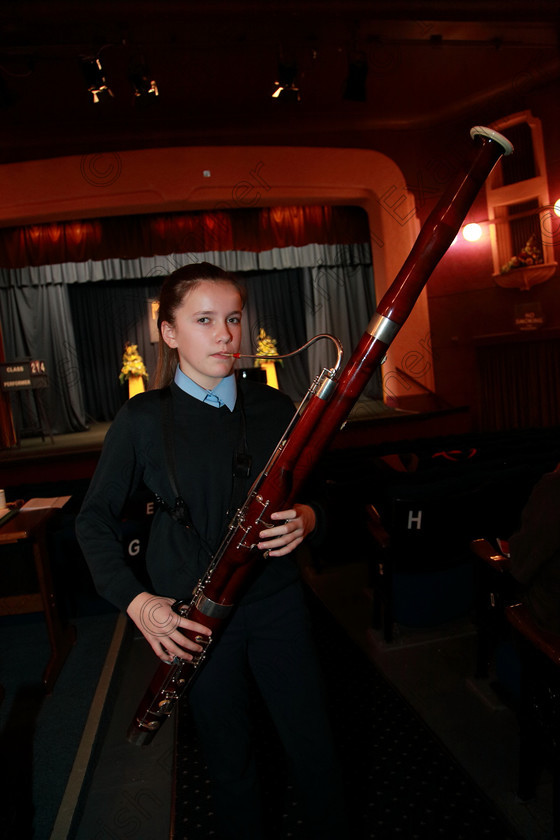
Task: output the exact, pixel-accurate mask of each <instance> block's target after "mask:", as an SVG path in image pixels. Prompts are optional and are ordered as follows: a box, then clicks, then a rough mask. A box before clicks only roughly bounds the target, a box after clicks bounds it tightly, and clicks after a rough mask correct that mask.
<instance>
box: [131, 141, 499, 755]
mask: <svg viewBox="0 0 560 840" xmlns="http://www.w3.org/2000/svg"><path fill="white" fill-rule="evenodd" d="M470 136H471V139H472V141H473V149H472V156H471V160H470V162H469V163H467V164H465V165H464V167H463V169H462V170H461V171H459V172H458V174H457V176H456V178H455V179H454V180H453V182H452V183H450V185H449V186H448V187H447V189H446V190H445V192H444V193H443V195H442V196H441V198H440V199H439V201H438V202H437V204H436V206H435V207H434V209H433V210H432V212H431V213H430V215H429V216H428V218H427V220H426V222H425V223H424V224H423V226H422V228H421V230H420V233H419V235H418V238H417V239H416V242H415V244H414V246H413V248H412V251H411V252H410V254H409V256H408V258H407V259H406V261H405V263H404V265H403V267H402V268H401V270H400V271H399V273H398V274H397V277H396V278H395V280H394V281H393V283H392V284H391V286H390V287H389V289H388V290H387V292H386V293H385V294H384V295H383V297H382V299H381V301H380V303H379V305H378V307H377V309H376V311H375V313H374V315H373V317H372V319H371V321H370V322H369V324H368V326H367V328H366V330H365V332H364V334H363V336H362V337H361V339H360V341H359V342H358V344H357V346H356V348H355V349H354V351H353V353H352V355H351V356H350V358H349V360H348V362H347V363H346V365H345V367H344V368H343V370H342V372H340V373H339V371H338V367H339V365H338V363H337V365H336V366H335V367H334V368H332V369H328V370H327V369H325V370H323V372H322V373H321V374H320V375H319V376H318V377H317V379H316V380H315V382H314V383H313V384H312V386H311V388H310V389H309V392H308V394H307V395H306V397H305V398H304V399H303V401H302V403H301V405H300V407H299V408H298V410H297V412H296V414H295V416H294V420H293V421H292V422H291V423H290V425H289V426H288V429H287V430H286V432H285V434H284V435H283V437H282V439H281V441H280V442H279V443H278V445H277V447H276V448H275V450H274V452H273V453H272V455H271V457H270V459H269V461H268V463H267V464H266V466H265V468H264V469H263V471H262V472H261V474H260V475H259V477H258V478H257V480H256V481H255V483H254V484H253V486H252V487H251V489H250V491H249V493H248V496H247V499H246V501H245V503H244V504H243V506H242V507H241V508H240V509H239V510H237V511H236V513H235V514H234V516H233V517H232V519H231V521H230V523H229V525H228V528H227V533H226V536H225V538H224V540H223V541H222V544H221V545H220V547H219V548H218V551H217V552H216V554H215V556H214V557H213V558H212V560H211V562H210V564H209V566H208V568H207V570H206V572H205V575H204V577H203V578H201V580H200V581H199V582H198V584H197V586H196V588H195V590H194V592H193V595H192V597H191V598H190V600H189V601H186V600H185V601H177V602H175V604H174V605H173V609H174V610H175V612H176V613H177V614H179V615H181V616H184V617H186V618H189V619H190V620H192V621H197V622H199V623H201V624H205V625H206V626H207V627H209V628H210V629H211V630H212V641H211V642H210V643H206V642H205V641H204V639H205V637H200V636H197V635H196V634H192V633H190V632H189V631H185V630H183V629H182V630H181V632H183V633H184V634H185V635H186V636H188V637H190V638H191V639H192V640H193V641H196V642H197V643H198V644H201V645H202V647H203V649H202V651H201V653H199V654H195V655H194V657H193V659H192V661H184V660H181V659H179V658H177V657H176V658H175V659H174V660H173V661H172V662H170V663H169V664H166V663H164V662H162V663H161V664H160V665H159V666H158V668H157V670H156V672H155V674H154V676H153V678H152V680H151V682H150V684H149V685H148V688H147V690H146V692H145V694H144V696H143V698H142V700H141V702H140V705H139V707H138V710H137V712H136V714H135V716H134V718H133V720H132V722H131V724H130V727H129V730H128V735H127V737H128V740H129V741H131V742H132V743H134V744H137V745H145V744H148V743H150V741H151V740H152V739H153V737H154V735H155V733H156V732H157V731H158V730H159V728H160V727H161V725H162V723H163V722H164V721H165V720H166V719H167V718H168V717H169V715H170V714H171V712H172V711H173V708H174V707H175V704H176V702H177V700H178V699H179V697H180V696H181V695H182V694H184V693H185V692H186V691H187V689H188V688H189V686H190V685H191V684H192V682H193V680H194V678H195V677H196V675H197V673H198V672H199V670H200V668H201V666H202V665H203V663H204V661H205V659H206V657H207V655H208V648H209V647H211V645H213V644H216V643H217V638H218V639H219V631H220V629H222V628H223V626H224V625H225V623H226V622H227V619H228V618H229V616H230V614H231V611H232V610H233V609H234V607H235V605H236V603H237V601H238V599H239V596H240V594H241V593H242V592H243V589H244V587H245V585H246V582H247V580H248V579H249V576H250V575H253V574H254V573H255V571H258V567H259V564H262V563H265V562H266V556H267V552H266V551H264V552H263V551H262V550H259V549H257V547H256V546H257V543H258V542H259V536H258V534H259V532H260V531H261V530H262V529H263V528H267V527H273V524H272V523H270V522H268V520H267V517H268V515H269V514H270V513H272V512H273V511H277V510H286V509H287V508H288V507H289V505H290V504H291V503H292V501H293V500H294V498H295V497H296V494H297V492H298V490H299V488H300V487H301V485H302V483H303V481H304V480H305V479H306V478H307V476H308V475H309V473H310V472H311V470H312V469H313V468H314V466H315V464H316V463H317V460H318V459H319V457H320V456H321V454H322V453H323V452H324V451H325V449H326V448H327V447H328V445H329V444H330V442H331V441H332V439H333V438H334V436H335V435H336V434H337V432H338V431H339V429H340V428H341V426H342V425H344V423H345V422H346V419H347V417H348V415H349V413H350V411H351V409H352V407H353V406H354V404H355V402H356V400H357V399H358V397H359V396H360V394H361V393H362V391H363V389H364V388H365V386H366V384H367V382H368V381H369V379H370V378H371V376H372V374H373V373H374V372H375V370H376V369H377V367H378V366H379V365H380V364H381V363H382V361H383V359H384V357H385V356H386V353H387V349H388V348H389V345H390V344H391V342H392V341H393V339H394V338H395V336H396V335H397V333H398V331H399V330H400V328H401V327H402V325H403V324H404V322H405V321H406V319H407V318H408V316H409V315H410V312H411V311H412V308H413V306H414V304H415V303H416V301H417V299H418V297H419V295H420V293H421V291H422V289H423V288H424V286H425V285H426V283H427V281H428V279H429V277H430V275H431V273H432V272H433V270H434V268H435V267H436V265H437V264H438V262H439V261H440V259H441V258H442V257H443V255H444V254H445V252H446V251H447V249H448V248H449V246H450V245H451V243H452V242H453V240H454V238H455V236H456V235H457V233H458V231H459V228H460V226H461V224H462V222H463V220H464V219H465V216H466V215H467V213H468V211H469V208H470V207H471V205H472V203H473V201H474V199H475V198H476V196H477V194H478V192H479V190H480V188H481V186H482V184H483V183H484V181H485V180H486V178H487V177H488V176H489V174H490V172H491V171H492V169H493V168H494V166H495V164H496V163H497V162H498V160H499V159H500V158H501V157H502V155H508V154H510V153H511V152H512V151H513V146H512V144H511V143H510V142H509V140H507V139H506V138H505V137H503V136H502V135H501V134H498V133H497V132H496V131H493V130H492V129H490V128H485V127H481V126H476V127H474V128H472V129H471V132H470ZM309 343H310V342H308V344H309ZM305 346H307V345H305ZM339 361H340V354H339ZM274 524H276V525H277V524H278V523H274ZM218 643H219V641H218Z"/></svg>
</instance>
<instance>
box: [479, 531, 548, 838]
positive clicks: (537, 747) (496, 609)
mask: <svg viewBox="0 0 560 840" xmlns="http://www.w3.org/2000/svg"><path fill="white" fill-rule="evenodd" d="M500 548H501V547H496V546H493V545H492V544H491V542H489V541H488V540H486V539H477V540H473V541H472V543H471V549H472V551H473V553H474V554H475V556H476V557H477V558H479V559H480V560H481V561H482V567H481V569H482V571H484V569H486V572H487V573H488V574H487V575H486V577H483V576H480V577H478V581H479V586H480V581H481V580H484V586H483V587H481V589H480V591H479V592H477V600H478V601H479V602H480V604H484V602H485V605H484V608H483V611H481V612H480V613H479V620H480V623H479V627H478V633H479V644H478V652H477V661H478V665H477V671H478V672H479V675H480V676H486V672H487V662H488V645H489V636H490V628H491V627H493V628H494V630H495V629H496V628H497V627H499V628H500V630H499V632H500V634H501V635H503V633H504V626H509V628H510V630H511V629H513V640H512V641H513V643H514V648H515V651H516V654H517V657H518V660H519V691H518V699H517V715H518V720H519V776H518V791H517V792H518V796H519V798H520V799H521V800H523V801H526V800H529V799H532V798H533V797H534V796H535V794H536V791H537V784H538V781H539V778H540V775H541V772H542V769H543V766H544V765H545V764H547V763H549V764H550V767H551V770H552V777H553V830H554V837H560V635H557V634H554V633H549V632H547V631H546V630H544V629H543V628H541V627H539V625H538V624H537V623H536V622H535V620H534V619H533V617H532V615H531V614H530V612H529V610H528V609H527V607H526V606H525V605H524V604H523V603H521V602H519V600H515V597H519V588H518V584H517V583H516V582H515V581H514V580H513V578H512V577H511V575H510V574H509V567H510V563H509V558H508V556H507V553H506V552H505V551H501V550H500ZM512 599H513V601H512ZM490 616H493V619H492V620H490V618H489V617H490ZM481 636H482V639H481V638H480V637H481Z"/></svg>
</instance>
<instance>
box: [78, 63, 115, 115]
mask: <svg viewBox="0 0 560 840" xmlns="http://www.w3.org/2000/svg"><path fill="white" fill-rule="evenodd" d="M81 61H82V73H83V74H84V78H85V80H86V84H87V86H88V90H89V92H90V93H91V95H92V96H93V101H94V102H95V103H96V104H97V103H99V102H102V101H103V100H104V99H107V98H109V97H111V98H112V97H113V91H112V90H111V89H110V88H109V86H108V85H107V79H106V78H105V74H104V72H103V67H102V66H101V62H100V60H99V59H98V58H94V57H92V56H86V57H84V58H82V59H81Z"/></svg>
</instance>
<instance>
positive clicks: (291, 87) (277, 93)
mask: <svg viewBox="0 0 560 840" xmlns="http://www.w3.org/2000/svg"><path fill="white" fill-rule="evenodd" d="M277 78H278V81H276V82H274V85H275V88H274V92H273V94H272V98H273V99H282V100H283V101H285V102H300V101H301V94H300V90H299V88H298V86H297V84H296V81H297V67H296V66H295V65H293V64H289V65H288V64H279V65H278V77H277Z"/></svg>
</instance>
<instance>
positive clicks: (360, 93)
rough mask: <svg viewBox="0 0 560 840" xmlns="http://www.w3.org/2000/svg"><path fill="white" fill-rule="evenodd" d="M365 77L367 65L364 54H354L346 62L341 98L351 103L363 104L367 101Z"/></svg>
mask: <svg viewBox="0 0 560 840" xmlns="http://www.w3.org/2000/svg"><path fill="white" fill-rule="evenodd" d="M367 76H368V63H367V58H366V54H365V53H363V52H358V53H354V55H353V56H352V58H351V59H350V60H349V61H348V76H347V77H346V85H345V88H344V94H343V98H344V99H348V100H349V101H351V102H365V101H366V99H367V93H366V82H367Z"/></svg>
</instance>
